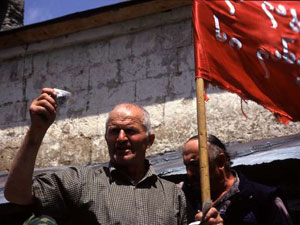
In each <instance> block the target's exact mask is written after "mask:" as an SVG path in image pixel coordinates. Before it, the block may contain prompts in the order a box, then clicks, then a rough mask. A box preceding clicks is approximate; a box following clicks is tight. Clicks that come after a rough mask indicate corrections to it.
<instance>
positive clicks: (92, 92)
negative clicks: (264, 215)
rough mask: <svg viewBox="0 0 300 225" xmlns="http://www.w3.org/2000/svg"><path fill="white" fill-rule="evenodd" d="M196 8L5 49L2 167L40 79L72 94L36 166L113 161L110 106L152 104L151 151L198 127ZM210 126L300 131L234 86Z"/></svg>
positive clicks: (226, 132)
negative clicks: (107, 136) (108, 139)
mask: <svg viewBox="0 0 300 225" xmlns="http://www.w3.org/2000/svg"><path fill="white" fill-rule="evenodd" d="M192 44H193V43H192V25H191V8H190V7H186V8H182V9H176V10H171V11H168V12H164V13H160V14H157V15H152V16H147V17H143V18H139V19H135V20H130V21H125V22H122V23H118V24H112V25H108V26H105V27H100V28H97V29H93V30H88V31H84V32H80V33H76V34H71V35H69V36H65V37H61V38H58V39H55V40H49V41H44V42H40V43H35V44H31V45H29V46H26V48H25V47H23V46H20V47H16V48H13V49H7V50H5V52H3V51H2V52H0V60H1V61H0V93H1V94H0V126H1V131H0V159H1V160H0V170H4V169H7V168H8V166H9V164H10V162H11V159H12V157H13V156H14V154H15V152H16V150H17V149H18V147H19V146H20V143H21V140H22V138H23V136H24V134H25V132H26V130H27V129H28V124H29V113H28V108H29V105H30V102H31V101H32V100H33V98H34V97H36V96H37V95H38V94H39V93H40V89H41V88H42V87H57V88H61V89H66V90H69V91H71V92H72V94H73V96H72V99H71V101H70V103H69V105H68V106H66V107H64V108H61V109H60V112H59V115H58V118H57V120H56V122H55V123H54V124H53V126H52V127H51V128H50V129H49V131H48V133H47V135H46V137H45V140H44V142H43V145H42V147H41V150H40V153H39V155H38V160H37V166H38V167H48V166H59V165H80V164H86V163H89V162H92V163H94V162H99V161H106V160H107V159H108V156H107V150H106V144H105V141H104V137H103V135H104V124H105V120H106V116H107V112H108V111H109V110H110V109H111V108H112V106H113V105H115V104H116V103H119V102H124V101H125V102H135V103H137V104H141V105H143V106H145V108H146V109H147V110H148V111H149V112H150V114H151V117H152V123H153V127H154V131H155V133H156V137H157V138H156V141H155V144H154V146H153V147H152V148H151V149H150V150H149V154H153V153H157V152H162V151H166V150H172V149H176V148H178V147H179V146H180V145H181V144H182V143H183V142H184V141H185V140H186V139H187V138H188V137H190V136H191V135H194V134H195V133H196V131H197V129H196V101H195V85H194V79H193V77H194V61H193V45H192ZM208 93H209V97H210V100H209V101H208V103H207V126H208V132H209V133H213V134H215V135H217V136H219V137H220V138H221V139H222V140H224V141H225V142H228V141H242V142H246V141H249V140H254V139H261V138H265V137H274V136H282V135H287V134H294V133H297V132H298V129H299V126H300V125H299V124H298V123H291V124H290V125H288V126H284V125H282V124H279V123H278V122H277V121H276V120H275V119H274V117H273V115H272V114H271V113H269V112H268V111H266V110H265V109H263V108H262V107H260V106H258V105H257V104H255V103H253V102H249V103H248V105H247V104H245V103H243V109H244V112H245V113H246V114H247V115H248V117H249V119H247V118H245V117H244V116H243V115H242V111H241V102H240V99H239V98H238V97H237V96H236V95H233V94H229V93H225V92H220V91H218V90H216V89H212V88H211V89H210V90H209V92H208Z"/></svg>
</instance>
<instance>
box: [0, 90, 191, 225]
mask: <svg viewBox="0 0 300 225" xmlns="http://www.w3.org/2000/svg"><path fill="white" fill-rule="evenodd" d="M56 95H57V93H56V92H55V91H54V90H53V89H51V88H44V89H43V90H42V92H41V94H40V96H39V97H37V98H36V99H35V100H34V101H33V102H32V104H31V106H30V117H31V125H30V128H29V130H28V132H27V134H26V136H25V139H24V141H23V144H22V146H21V147H20V149H19V151H18V152H17V154H16V156H15V158H14V160H13V162H12V165H11V169H10V172H9V176H8V180H7V183H6V186H5V191H4V192H5V197H6V199H7V200H9V201H10V202H13V203H15V204H20V205H34V206H35V208H36V215H37V216H38V215H48V216H50V217H52V218H54V219H55V220H56V221H57V223H58V224H64V223H66V221H68V222H69V223H70V220H71V223H72V224H143V225H146V224H160V225H161V224H172V225H173V224H187V218H186V202H185V196H184V194H183V192H182V191H181V190H180V188H178V187H177V186H176V185H175V184H173V183H171V182H168V181H166V180H163V179H161V178H159V177H158V176H157V175H156V174H155V173H154V171H153V168H152V167H151V165H150V164H149V162H148V161H147V160H146V159H145V154H146V150H147V149H148V148H149V147H150V146H151V145H152V144H153V141H154V139H155V135H154V133H153V132H152V131H151V122H150V118H149V114H148V112H147V111H146V110H145V109H143V108H142V107H140V106H137V105H135V104H129V103H122V104H119V105H117V106H115V107H114V108H113V109H112V111H111V112H110V113H109V116H108V119H107V122H106V133H105V140H106V142H107V146H108V151H109V156H110V163H109V166H107V167H102V168H100V169H93V168H90V167H71V168H68V169H66V170H64V171H60V172H57V173H52V174H42V175H39V176H37V177H34V178H33V170H34V164H35V160H36V156H37V154H38V150H39V148H40V145H41V143H42V140H43V138H44V136H45V134H46V132H47V130H48V128H49V127H50V126H51V124H52V123H53V122H54V120H55V118H56V109H57V106H56Z"/></svg>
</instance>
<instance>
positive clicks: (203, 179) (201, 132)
mask: <svg viewBox="0 0 300 225" xmlns="http://www.w3.org/2000/svg"><path fill="white" fill-rule="evenodd" d="M196 97H197V123H198V143H199V145H198V146H199V165H200V168H199V169H200V185H201V187H200V189H201V199H202V210H203V211H204V210H207V209H206V207H209V206H206V207H205V204H206V203H209V202H211V195H210V182H209V162H208V153H207V132H206V112H205V98H204V80H203V79H202V78H196ZM204 208H205V209H204Z"/></svg>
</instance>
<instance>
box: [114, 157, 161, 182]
mask: <svg viewBox="0 0 300 225" xmlns="http://www.w3.org/2000/svg"><path fill="white" fill-rule="evenodd" d="M145 167H146V170H147V172H146V174H145V176H144V177H143V178H142V179H141V180H140V181H139V182H138V183H135V182H134V181H133V180H131V179H130V178H129V177H128V176H127V174H126V173H124V172H123V171H122V170H120V169H117V168H116V167H114V165H113V164H112V162H111V161H110V162H109V165H108V168H109V182H110V183H112V182H115V181H123V182H128V183H130V184H131V185H135V186H136V185H139V184H141V183H143V182H146V181H151V180H153V179H154V178H155V180H156V178H157V176H156V174H155V171H154V168H153V167H152V166H151V164H150V163H149V161H148V160H147V159H145Z"/></svg>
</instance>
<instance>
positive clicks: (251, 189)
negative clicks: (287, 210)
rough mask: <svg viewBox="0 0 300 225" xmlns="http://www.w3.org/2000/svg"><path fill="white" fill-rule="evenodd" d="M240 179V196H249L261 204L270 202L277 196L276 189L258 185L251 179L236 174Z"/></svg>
mask: <svg viewBox="0 0 300 225" xmlns="http://www.w3.org/2000/svg"><path fill="white" fill-rule="evenodd" d="M238 176H239V179H240V185H239V189H240V191H241V194H244V195H249V196H253V197H255V199H259V200H260V201H262V202H265V201H270V200H273V199H275V197H276V196H278V192H279V191H278V188H277V187H273V186H269V185H265V184H262V183H258V182H256V181H253V180H251V179H248V178H247V177H246V176H245V175H244V174H242V173H240V172H239V173H238Z"/></svg>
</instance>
